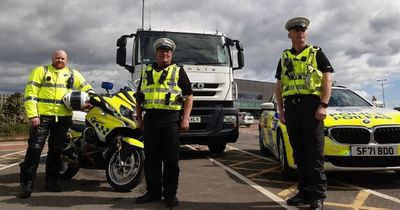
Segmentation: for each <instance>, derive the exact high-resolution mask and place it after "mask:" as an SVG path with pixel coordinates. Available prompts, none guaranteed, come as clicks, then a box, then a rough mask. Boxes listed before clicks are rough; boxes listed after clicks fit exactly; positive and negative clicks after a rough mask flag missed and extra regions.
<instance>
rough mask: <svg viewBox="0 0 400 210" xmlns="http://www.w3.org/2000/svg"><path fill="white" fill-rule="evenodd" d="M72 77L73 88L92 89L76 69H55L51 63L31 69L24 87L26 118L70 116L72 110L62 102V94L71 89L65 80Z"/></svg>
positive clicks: (84, 90)
mask: <svg viewBox="0 0 400 210" xmlns="http://www.w3.org/2000/svg"><path fill="white" fill-rule="evenodd" d="M71 74H72V76H73V79H74V83H73V89H77V90H80V91H83V92H88V91H91V90H93V89H92V86H91V85H90V84H88V83H87V82H86V81H85V79H84V78H83V76H82V75H81V74H80V73H79V72H78V71H76V70H73V69H70V68H69V67H65V68H63V69H56V68H54V67H53V66H52V65H46V66H38V67H36V68H34V69H33V70H32V73H31V75H30V76H29V79H28V82H27V84H26V87H25V102H24V105H25V112H26V115H27V117H28V119H30V118H33V117H38V116H40V115H46V116H71V115H72V111H71V110H69V109H67V107H66V106H65V105H64V103H63V100H62V99H63V97H64V95H65V94H66V93H67V92H69V91H72V89H70V88H67V81H68V79H69V78H70V77H71Z"/></svg>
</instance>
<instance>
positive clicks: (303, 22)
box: [285, 17, 310, 31]
mask: <svg viewBox="0 0 400 210" xmlns="http://www.w3.org/2000/svg"><path fill="white" fill-rule="evenodd" d="M308 25H310V20H308V19H307V18H305V17H295V18H292V19H290V20H288V21H287V22H286V24H285V29H286V30H288V31H290V29H292V28H295V27H298V28H305V29H307V28H308Z"/></svg>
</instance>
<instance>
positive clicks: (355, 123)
mask: <svg viewBox="0 0 400 210" xmlns="http://www.w3.org/2000/svg"><path fill="white" fill-rule="evenodd" d="M261 107H262V109H263V112H262V114H261V118H260V123H259V145H260V151H261V153H264V154H265V153H267V152H271V153H272V154H273V155H274V156H275V157H276V158H277V159H278V160H279V163H280V168H281V172H282V174H283V175H284V176H288V175H290V174H291V172H292V169H295V168H296V165H295V163H294V161H293V157H292V155H293V150H292V147H291V145H290V143H289V137H288V134H287V131H286V127H285V125H284V124H282V123H281V122H280V121H279V118H278V115H279V113H277V109H276V100H275V97H273V98H272V99H271V101H270V102H268V103H263V104H262V105H261ZM324 125H325V137H324V138H325V148H324V152H325V170H327V171H373V170H394V171H395V172H396V173H397V174H399V175H400V112H399V111H396V110H394V109H387V108H378V107H375V106H373V104H372V103H370V102H368V101H367V100H365V99H364V98H362V97H361V96H359V95H358V94H356V93H355V92H353V91H351V90H350V89H348V88H345V87H333V88H332V95H331V98H330V100H329V107H328V109H327V118H326V119H325V120H324Z"/></svg>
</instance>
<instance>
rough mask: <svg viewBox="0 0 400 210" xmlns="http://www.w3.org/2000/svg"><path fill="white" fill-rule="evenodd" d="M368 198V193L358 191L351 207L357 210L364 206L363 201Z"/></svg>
mask: <svg viewBox="0 0 400 210" xmlns="http://www.w3.org/2000/svg"><path fill="white" fill-rule="evenodd" d="M368 196H369V193H368V192H365V191H364V190H362V191H360V192H359V193H358V195H357V196H356V198H355V199H354V202H353V207H354V208H355V209H359V208H360V207H361V206H362V205H363V204H364V202H365V200H367V198H368Z"/></svg>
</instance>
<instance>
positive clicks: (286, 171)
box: [278, 134, 294, 178]
mask: <svg viewBox="0 0 400 210" xmlns="http://www.w3.org/2000/svg"><path fill="white" fill-rule="evenodd" d="M278 138H279V139H278V141H279V145H278V154H279V166H280V168H281V174H282V176H283V177H285V178H292V177H293V174H294V173H293V170H292V169H290V168H289V164H288V162H287V155H286V154H287V153H286V147H285V142H284V141H283V137H282V134H279V135H278Z"/></svg>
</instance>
